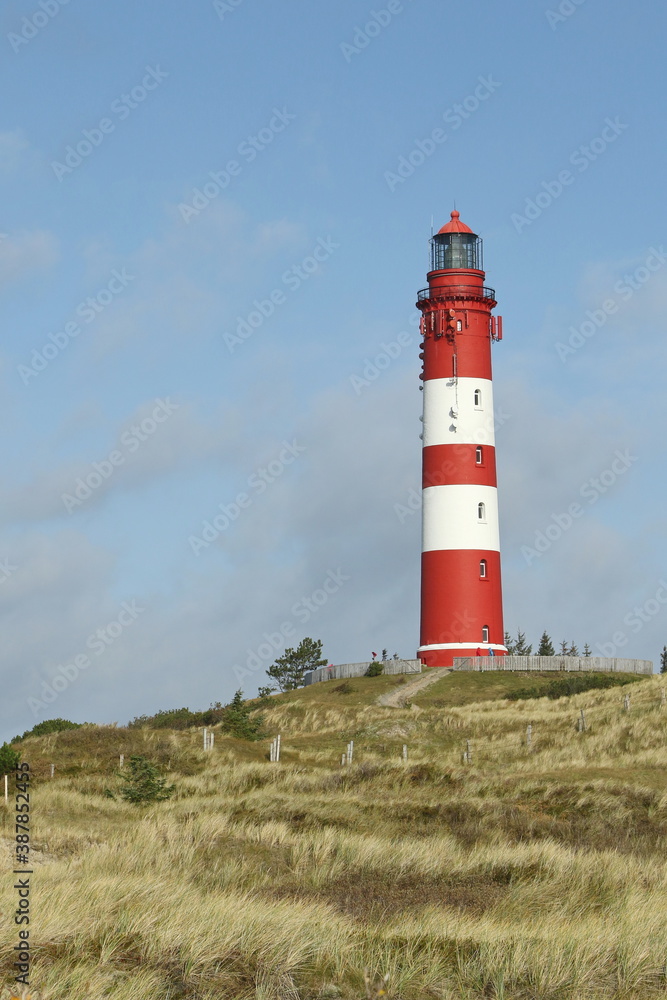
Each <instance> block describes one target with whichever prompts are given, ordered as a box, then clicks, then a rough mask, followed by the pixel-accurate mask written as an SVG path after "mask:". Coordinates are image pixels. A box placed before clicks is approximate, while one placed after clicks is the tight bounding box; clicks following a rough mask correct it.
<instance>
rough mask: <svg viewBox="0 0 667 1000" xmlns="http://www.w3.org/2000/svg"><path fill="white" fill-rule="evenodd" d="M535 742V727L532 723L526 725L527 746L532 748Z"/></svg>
mask: <svg viewBox="0 0 667 1000" xmlns="http://www.w3.org/2000/svg"><path fill="white" fill-rule="evenodd" d="M532 744H533V727H532V725H531V724H530V723H528V725H527V726H526V746H527V747H528V749H529V750H530V748H531V746H532Z"/></svg>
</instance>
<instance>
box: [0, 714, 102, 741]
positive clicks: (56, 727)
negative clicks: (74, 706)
mask: <svg viewBox="0 0 667 1000" xmlns="http://www.w3.org/2000/svg"><path fill="white" fill-rule="evenodd" d="M84 725H87V723H84V722H70V721H69V719H45V720H44V722H38V723H37V725H36V726H33V727H32V729H26V731H25V733H24V734H23V736H15V737H14V739H13V740H12V743H19V742H20V741H21V740H25V739H27V738H28V736H46V735H48V733H64V732H65V730H67V729H81V727H82V726H84Z"/></svg>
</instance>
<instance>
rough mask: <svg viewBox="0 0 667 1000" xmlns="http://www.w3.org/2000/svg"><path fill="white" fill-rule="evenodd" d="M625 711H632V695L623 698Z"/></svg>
mask: <svg viewBox="0 0 667 1000" xmlns="http://www.w3.org/2000/svg"><path fill="white" fill-rule="evenodd" d="M623 710H624V711H625V712H629V711H630V695H629V694H626V695H625V697H624V698H623Z"/></svg>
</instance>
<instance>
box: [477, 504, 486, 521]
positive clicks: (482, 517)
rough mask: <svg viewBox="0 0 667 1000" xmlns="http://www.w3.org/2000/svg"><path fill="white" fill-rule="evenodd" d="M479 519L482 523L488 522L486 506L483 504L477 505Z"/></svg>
mask: <svg viewBox="0 0 667 1000" xmlns="http://www.w3.org/2000/svg"><path fill="white" fill-rule="evenodd" d="M477 517H478V518H479V520H480V521H485V520H486V506H485V504H483V503H478V504H477Z"/></svg>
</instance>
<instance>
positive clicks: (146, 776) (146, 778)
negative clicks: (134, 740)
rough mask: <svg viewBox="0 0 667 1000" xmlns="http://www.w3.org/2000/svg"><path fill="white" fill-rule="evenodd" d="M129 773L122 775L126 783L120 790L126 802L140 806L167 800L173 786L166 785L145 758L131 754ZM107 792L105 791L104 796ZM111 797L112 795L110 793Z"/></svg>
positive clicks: (153, 766) (164, 779)
mask: <svg viewBox="0 0 667 1000" xmlns="http://www.w3.org/2000/svg"><path fill="white" fill-rule="evenodd" d="M128 768H129V773H125V774H123V777H124V778H125V780H126V781H127V784H126V785H123V787H122V788H121V790H120V794H121V795H122V797H123V798H124V799H125V800H126V802H133V803H134V804H135V805H141V804H143V803H145V802H163V801H164V799H168V798H169V797H170V796H171V795H172V793H173V791H174V787H175V786H174V785H167V779H166V778H161V777H160V772H159V771H158V769H157V767H156V766H155V765H154V764H151V762H150V761H149V760H147V758H146V757H141V756H139V755H138V754H133V755H132V756H131V757H130V762H129V765H128ZM107 791H108V789H107V790H105V794H106V792H107ZM111 797H113V793H111Z"/></svg>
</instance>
